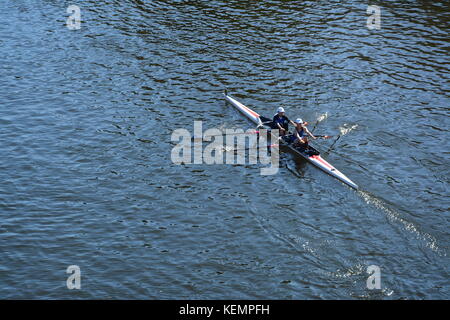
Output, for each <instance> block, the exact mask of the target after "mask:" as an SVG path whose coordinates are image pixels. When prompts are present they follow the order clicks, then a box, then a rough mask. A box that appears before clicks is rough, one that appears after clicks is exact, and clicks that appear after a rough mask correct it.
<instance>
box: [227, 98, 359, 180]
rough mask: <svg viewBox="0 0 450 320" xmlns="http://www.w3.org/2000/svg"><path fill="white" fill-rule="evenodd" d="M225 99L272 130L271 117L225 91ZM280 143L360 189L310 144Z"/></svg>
mask: <svg viewBox="0 0 450 320" xmlns="http://www.w3.org/2000/svg"><path fill="white" fill-rule="evenodd" d="M224 95H225V99H226V100H227V101H228V102H229V103H230V104H231V105H232V106H233V107H235V108H236V109H237V110H239V111H240V112H241V113H242V114H243V115H244V116H246V117H247V118H248V119H249V120H251V121H252V122H253V123H254V124H256V125H258V126H263V127H265V128H266V129H269V130H270V127H269V126H268V125H267V123H268V122H272V120H271V119H269V118H266V117H263V116H261V115H259V114H258V113H256V112H255V111H253V110H252V109H250V108H248V107H246V106H245V105H243V104H242V103H240V102H239V101H237V100H236V99H234V98H232V97H231V96H229V95H228V94H227V92H226V91H225V93H224ZM280 144H281V145H284V146H286V147H288V148H289V150H290V151H291V152H293V153H294V154H295V155H297V156H300V157H302V158H303V159H305V160H307V161H308V162H310V163H312V164H313V165H314V166H316V167H317V168H319V169H321V170H323V171H325V172H326V173H328V174H329V175H331V176H333V177H335V178H336V179H338V180H340V181H342V182H343V183H345V184H346V185H348V186H350V187H352V188H354V189H358V186H357V185H356V184H355V183H354V182H353V181H351V180H350V179H349V178H347V176H345V175H344V174H343V173H342V172H340V171H339V170H338V169H336V168H335V167H333V166H332V165H331V164H330V163H328V162H327V161H326V160H325V159H323V158H322V157H321V155H320V152H319V151H317V150H316V149H315V148H313V147H311V146H308V148H306V149H301V148H299V147H294V146H293V145H292V144H289V143H286V142H284V141H283V140H282V139H281V140H280Z"/></svg>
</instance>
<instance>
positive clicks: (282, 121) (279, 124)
mask: <svg viewBox="0 0 450 320" xmlns="http://www.w3.org/2000/svg"><path fill="white" fill-rule="evenodd" d="M289 123H292V125H294V126H295V123H294V122H293V121H291V120H289V118H288V117H286V115H285V112H284V108H283V107H279V108H278V110H277V114H275V116H274V117H273V121H272V129H279V130H280V136H284V135H286V134H287V133H288V132H289Z"/></svg>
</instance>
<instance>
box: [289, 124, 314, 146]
mask: <svg viewBox="0 0 450 320" xmlns="http://www.w3.org/2000/svg"><path fill="white" fill-rule="evenodd" d="M307 124H308V122H304V121H303V120H302V119H300V118H298V119H296V120H295V123H294V126H295V130H294V134H293V135H292V136H293V143H294V145H298V146H302V147H305V148H306V147H308V136H307V135H309V136H310V137H311V138H313V139H314V140H316V139H317V137H316V136H314V135H313V134H312V133H311V132H309V130H308V128H307V127H306V125H307Z"/></svg>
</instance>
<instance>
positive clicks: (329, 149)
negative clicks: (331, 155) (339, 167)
mask: <svg viewBox="0 0 450 320" xmlns="http://www.w3.org/2000/svg"><path fill="white" fill-rule="evenodd" d="M340 137H341V135H338V137H337V138H336V140H334V142H333V143H332V144H331V146H330V147H329V148H328V150H327V152H326V153H328V152H330V151H331V149H332V148H333V146H334V145H335V144H336V142H337V141H338V140H339V138H340Z"/></svg>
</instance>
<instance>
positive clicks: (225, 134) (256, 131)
mask: <svg viewBox="0 0 450 320" xmlns="http://www.w3.org/2000/svg"><path fill="white" fill-rule="evenodd" d="M241 134H259V131H258V130H255V131H250V132H236V133H229V134H227V133H221V134H216V135H212V136H207V137H224V136H227V135H230V136H236V135H241ZM191 140H203V137H194V136H193V137H192V138H191Z"/></svg>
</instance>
